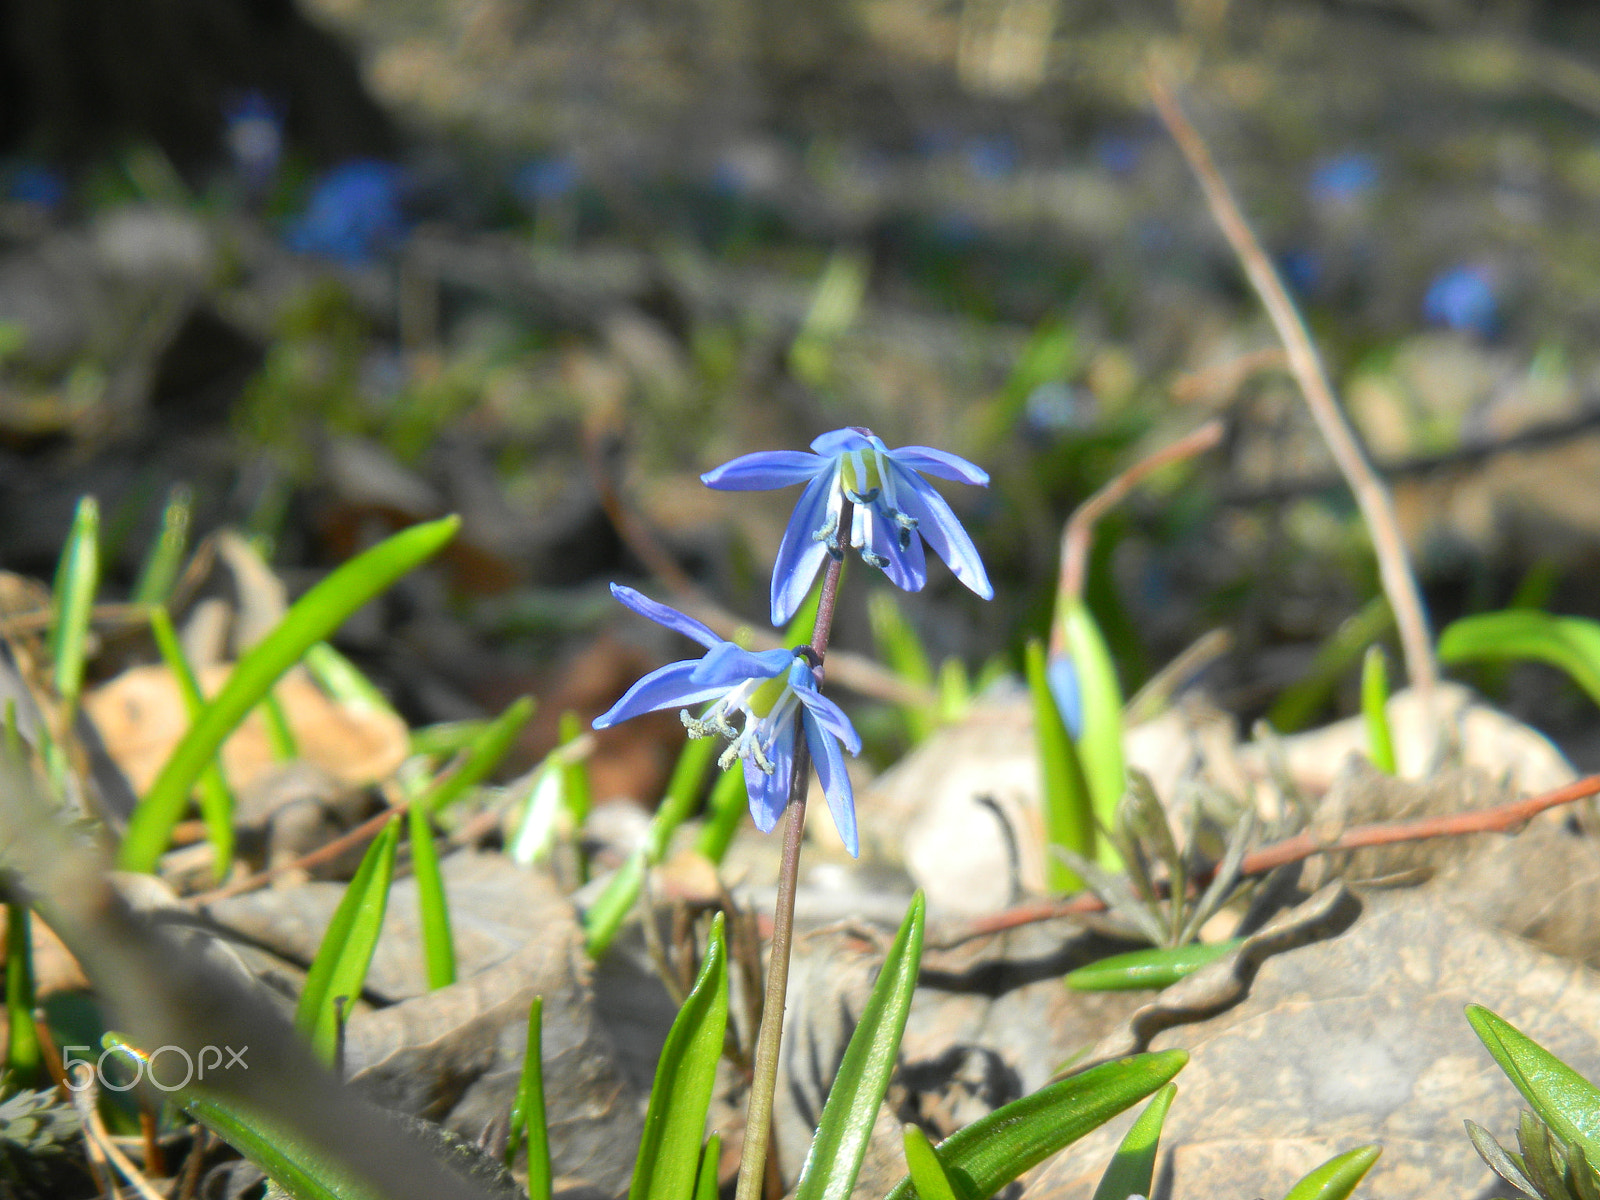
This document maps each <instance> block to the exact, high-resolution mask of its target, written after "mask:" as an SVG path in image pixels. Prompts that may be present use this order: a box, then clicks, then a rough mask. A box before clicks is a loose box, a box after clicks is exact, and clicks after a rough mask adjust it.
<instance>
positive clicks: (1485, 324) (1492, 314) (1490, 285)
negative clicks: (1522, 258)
mask: <svg viewBox="0 0 1600 1200" xmlns="http://www.w3.org/2000/svg"><path fill="white" fill-rule="evenodd" d="M1495 282H1496V281H1495V277H1494V272H1493V271H1491V270H1490V269H1489V268H1488V267H1487V266H1485V265H1483V264H1482V263H1473V264H1469V265H1466V266H1460V267H1452V268H1450V269H1449V270H1448V271H1445V272H1443V273H1441V274H1439V275H1437V276H1435V277H1434V280H1433V282H1432V283H1430V284H1429V285H1428V292H1427V295H1425V296H1424V297H1423V298H1422V315H1423V317H1424V318H1425V319H1426V320H1428V321H1430V322H1432V323H1433V324H1435V325H1443V326H1444V327H1445V328H1447V329H1455V330H1460V331H1462V332H1465V333H1476V334H1478V335H1480V336H1482V337H1493V336H1494V335H1495V334H1496V333H1497V332H1499V329H1500V297H1499V295H1498V293H1497V291H1496V288H1495Z"/></svg>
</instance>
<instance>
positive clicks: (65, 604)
mask: <svg viewBox="0 0 1600 1200" xmlns="http://www.w3.org/2000/svg"><path fill="white" fill-rule="evenodd" d="M99 586H100V506H99V505H98V504H97V503H95V498H94V497H93V496H85V497H83V498H82V499H81V500H79V501H78V508H77V511H76V513H74V514H73V518H72V530H71V532H70V533H68V534H67V542H66V545H65V546H63V547H62V549H61V559H60V561H59V562H58V563H57V564H56V578H55V588H54V592H53V596H52V602H51V610H50V639H49V645H50V661H51V663H52V665H53V671H54V679H53V682H54V683H55V688H56V695H58V696H60V697H61V703H62V705H63V706H64V707H65V709H66V713H67V718H68V719H67V721H66V722H64V723H63V726H62V727H63V728H66V727H69V726H70V725H71V716H72V714H73V713H75V712H76V711H77V707H78V693H79V692H80V691H82V689H83V669H84V663H85V660H86V658H87V653H86V649H85V648H86V646H87V645H88V641H89V618H90V616H91V614H92V613H93V612H94V594H95V591H96V590H97V589H98V588H99Z"/></svg>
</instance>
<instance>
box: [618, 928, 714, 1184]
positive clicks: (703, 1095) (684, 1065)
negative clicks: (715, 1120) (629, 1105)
mask: <svg viewBox="0 0 1600 1200" xmlns="http://www.w3.org/2000/svg"><path fill="white" fill-rule="evenodd" d="M727 1026H728V955H727V947H726V946H725V945H724V944H723V933H722V914H721V913H718V914H717V915H716V916H715V917H714V918H713V919H712V922H711V938H710V941H709V943H708V944H707V946H706V959H705V962H704V963H702V964H701V967H700V975H699V977H698V978H697V979H696V980H695V983H694V987H693V989H691V990H690V992H689V995H688V997H687V998H685V1000H684V1002H683V1007H682V1008H680V1009H679V1010H678V1016H677V1019H676V1020H674V1021H673V1022H672V1028H671V1030H669V1031H668V1033H667V1041H666V1045H664V1046H663V1047H662V1048H661V1059H660V1061H659V1062H658V1063H657V1064H656V1078H655V1084H654V1086H653V1087H651V1089H650V1104H649V1107H648V1108H647V1109H646V1110H645V1116H644V1134H643V1136H642V1137H641V1138H640V1140H639V1158H638V1161H637V1162H636V1163H635V1164H634V1169H633V1186H632V1187H630V1188H629V1189H628V1200H683V1197H685V1196H688V1195H689V1194H690V1192H691V1191H692V1190H693V1188H694V1181H695V1176H696V1174H698V1172H699V1169H700V1147H701V1143H702V1142H703V1141H704V1140H705V1135H706V1112H707V1110H709V1109H710V1107H711V1090H712V1087H713V1086H714V1085H715V1083H716V1076H717V1059H718V1058H720V1057H721V1055H722V1039H723V1036H724V1034H725V1033H726V1031H727Z"/></svg>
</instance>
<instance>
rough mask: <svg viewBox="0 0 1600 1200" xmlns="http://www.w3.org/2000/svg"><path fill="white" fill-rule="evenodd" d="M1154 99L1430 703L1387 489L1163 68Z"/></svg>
mask: <svg viewBox="0 0 1600 1200" xmlns="http://www.w3.org/2000/svg"><path fill="white" fill-rule="evenodd" d="M1150 93H1151V95H1152V96H1153V97H1154V99H1155V104H1156V109H1157V111H1158V112H1159V113H1160V114H1161V119H1162V121H1163V122H1164V123H1165V124H1166V127H1167V129H1168V131H1169V132H1170V133H1171V134H1172V136H1173V139H1174V140H1175V141H1176V142H1177V143H1178V148H1179V149H1180V150H1181V151H1183V156H1184V158H1185V159H1187V160H1188V162H1189V166H1190V169H1192V170H1193V171H1194V173H1195V177H1196V178H1197V179H1198V180H1199V182H1200V188H1201V190H1202V191H1203V192H1204V193H1205V198H1206V204H1207V206H1208V207H1209V208H1210V209H1211V215H1212V216H1213V217H1215V218H1216V221H1217V224H1218V225H1219V226H1221V228H1222V233H1223V236H1224V237H1226V238H1227V239H1228V244H1229V245H1230V246H1231V247H1232V248H1233V252H1234V254H1235V255H1237V256H1238V259H1239V265H1240V266H1241V267H1243V268H1244V273H1245V276H1246V277H1247V278H1248V279H1249V280H1250V285H1251V286H1252V287H1253V288H1254V289H1255V291H1256V294H1257V295H1258V296H1259V297H1260V298H1261V303H1262V306H1263V307H1264V308H1265V309H1266V310H1267V316H1268V317H1270V318H1271V320H1272V324H1273V327H1274V328H1275V329H1276V330H1277V331H1278V337H1279V338H1280V339H1281V340H1282V342H1283V348H1284V352H1285V354H1286V355H1287V356H1288V360H1289V370H1290V371H1291V373H1293V375H1294V377H1295V381H1296V382H1297V383H1298V384H1299V385H1300V391H1301V393H1302V394H1303V395H1304V396H1305V400H1306V406H1307V407H1308V408H1309V409H1310V410H1311V417H1312V420H1313V421H1315V422H1316V425H1317V429H1318V431H1319V432H1320V433H1321V434H1322V438H1323V440H1324V441H1325V442H1327V444H1328V449H1329V451H1330V452H1331V453H1332V454H1333V459H1334V462H1335V463H1337V464H1338V466H1339V471H1340V473H1341V474H1343V476H1344V477H1345V480H1346V482H1347V483H1348V484H1349V485H1350V490H1351V491H1352V492H1353V493H1354V494H1355V498H1356V504H1357V506H1358V507H1359V508H1360V509H1361V516H1362V518H1363V520H1365V521H1366V524H1367V529H1368V531H1369V532H1370V533H1371V536H1372V548H1373V553H1374V554H1375V555H1376V556H1377V559H1378V574H1379V577H1380V578H1381V579H1382V581H1383V590H1384V594H1385V595H1387V596H1388V597H1389V606H1390V608H1392V609H1393V610H1394V614H1395V623H1396V624H1397V625H1398V626H1399V630H1400V645H1401V649H1402V651H1403V652H1404V654H1405V659H1406V674H1407V676H1408V677H1409V678H1410V680H1411V684H1412V686H1413V687H1415V688H1416V689H1417V690H1418V691H1419V692H1420V693H1422V695H1423V696H1424V697H1426V696H1428V695H1430V694H1431V693H1432V691H1433V688H1434V684H1435V683H1436V682H1437V680H1438V667H1437V664H1436V663H1435V661H1434V657H1433V641H1432V636H1431V634H1430V633H1429V631H1428V615H1427V610H1426V609H1425V608H1424V607H1423V604H1422V594H1421V593H1420V592H1419V591H1418V589H1417V582H1416V579H1415V577H1414V576H1413V575H1412V573H1411V564H1410V561H1409V560H1408V558H1407V556H1406V547H1405V541H1404V539H1403V538H1402V537H1401V535H1400V522H1399V520H1398V518H1397V517H1396V516H1395V511H1394V501H1393V500H1392V499H1391V498H1390V496H1389V489H1388V488H1387V487H1385V486H1384V483H1383V480H1382V479H1380V478H1379V477H1378V475H1377V472H1375V471H1374V470H1373V469H1372V466H1371V464H1370V463H1368V462H1367V457H1366V454H1365V452H1364V451H1363V450H1362V448H1361V443H1360V441H1359V439H1358V438H1357V436H1356V432H1355V429H1354V428H1352V426H1351V425H1350V422H1349V421H1348V420H1347V419H1346V417H1345V415H1344V411H1343V410H1342V409H1341V408H1340V407H1339V402H1338V400H1337V399H1336V398H1335V396H1334V392H1333V385H1332V383H1330V382H1329V380H1328V372H1327V369H1326V368H1325V367H1324V366H1323V363H1322V359H1321V357H1320V356H1319V355H1318V354H1317V350H1316V347H1315V346H1314V345H1313V344H1312V342H1311V335H1310V333H1309V332H1308V331H1307V330H1306V326H1305V322H1304V321H1303V320H1302V319H1301V317H1300V313H1299V310H1297V309H1296V308H1295V306H1294V301H1292V300H1291V299H1290V298H1289V293H1288V291H1287V289H1285V288H1284V286H1283V281H1282V280H1281V279H1279V278H1278V272H1277V270H1276V269H1275V268H1274V267H1273V265H1272V260H1271V259H1270V258H1268V257H1267V253H1266V251H1265V250H1263V249H1262V248H1261V243H1260V241H1259V240H1258V239H1257V238H1256V235H1255V233H1254V232H1253V231H1252V230H1251V228H1250V226H1249V224H1248V222H1246V221H1245V219H1244V215H1243V213H1242V212H1241V211H1240V209H1239V205H1238V202H1237V201H1236V200H1235V199H1234V197H1233V192H1232V191H1231V190H1230V189H1229V187H1228V184H1227V181H1226V180H1225V179H1223V177H1222V173H1221V172H1220V171H1219V170H1218V169H1217V165H1216V163H1215V162H1213V161H1212V158H1211V151H1210V150H1209V149H1208V148H1207V147H1206V144H1205V141H1204V139H1202V138H1201V136H1200V134H1199V132H1198V131H1197V130H1196V129H1195V127H1194V126H1193V125H1192V124H1190V122H1189V118H1188V117H1186V116H1184V114H1183V110H1182V109H1181V108H1179V107H1178V102H1177V100H1176V99H1175V98H1174V97H1173V94H1172V89H1171V87H1170V86H1169V85H1168V83H1167V81H1166V79H1165V77H1164V76H1163V75H1162V73H1161V71H1160V70H1159V69H1153V70H1152V71H1151V72H1150Z"/></svg>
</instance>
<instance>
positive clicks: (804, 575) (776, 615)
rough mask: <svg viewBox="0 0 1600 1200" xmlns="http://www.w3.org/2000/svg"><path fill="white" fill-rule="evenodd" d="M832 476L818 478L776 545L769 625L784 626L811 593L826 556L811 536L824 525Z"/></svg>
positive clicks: (808, 490) (825, 550) (826, 519)
mask: <svg viewBox="0 0 1600 1200" xmlns="http://www.w3.org/2000/svg"><path fill="white" fill-rule="evenodd" d="M835 474H836V472H834V471H826V472H824V473H823V474H821V475H818V476H817V477H816V478H815V479H813V480H812V481H811V482H810V483H809V484H807V485H806V490H805V491H803V492H801V493H800V501H799V503H798V504H796V505H795V506H794V514H793V515H792V516H791V517H790V518H789V524H788V526H787V527H786V528H785V529H784V531H783V541H781V542H780V543H778V557H777V560H776V561H775V562H774V563H773V564H772V623H773V624H774V625H780V626H781V625H785V624H787V623H788V621H789V618H790V617H792V616H794V614H795V610H796V609H798V608H799V607H800V605H801V603H802V602H803V601H804V600H805V598H806V593H807V592H809V591H810V590H811V583H812V581H813V580H814V579H816V577H817V568H818V567H820V566H822V560H823V559H824V558H826V557H827V556H828V547H827V546H825V545H824V544H823V543H822V542H820V541H818V540H817V539H816V538H815V537H814V536H812V535H813V534H815V533H816V532H817V531H818V530H819V529H821V528H823V527H824V526H825V525H826V524H827V521H828V500H829V497H830V494H831V493H832V491H833V486H834V477H835Z"/></svg>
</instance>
